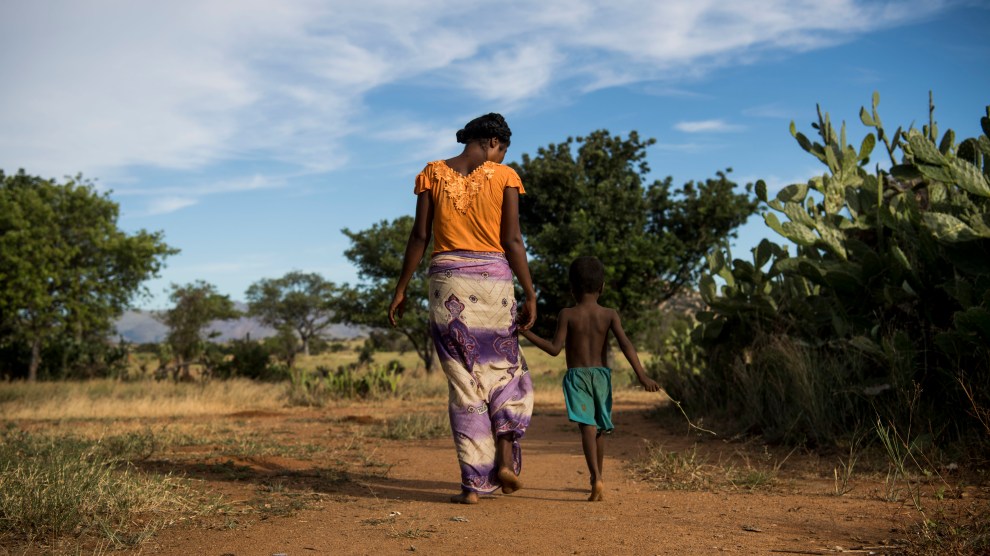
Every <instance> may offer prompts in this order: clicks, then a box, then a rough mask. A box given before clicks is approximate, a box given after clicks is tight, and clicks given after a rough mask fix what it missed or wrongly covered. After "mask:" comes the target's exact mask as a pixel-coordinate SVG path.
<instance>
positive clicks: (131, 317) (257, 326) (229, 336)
mask: <svg viewBox="0 0 990 556" xmlns="http://www.w3.org/2000/svg"><path fill="white" fill-rule="evenodd" d="M234 306H235V307H236V308H237V310H238V311H246V310H247V305H245V304H244V303H234ZM115 326H116V329H117V335H118V336H120V337H122V338H123V339H124V340H126V341H128V342H130V343H134V344H146V343H158V342H161V341H162V340H164V339H165V335H166V334H168V327H166V326H165V325H164V324H162V323H161V322H159V321H158V320H157V319H156V318H155V312H154V311H137V310H133V311H126V312H124V314H123V315H121V316H120V318H119V319H117V322H116V323H115ZM209 330H210V331H215V332H219V333H220V336H218V337H217V338H216V341H218V342H226V341H228V340H242V339H244V338H248V337H250V338H253V339H261V338H267V337H269V336H273V335H275V330H273V329H271V328H269V327H267V326H265V325H263V324H261V323H260V322H258V321H257V320H256V319H254V318H250V317H241V318H239V319H235V320H228V321H222V320H221V321H214V322H212V323H211V324H210V326H209ZM363 334H364V331H363V329H361V328H359V327H356V326H349V325H346V324H334V325H331V326H330V328H328V329H327V330H326V331H325V332H324V333H323V336H324V337H326V338H341V339H349V338H355V337H357V336H361V335H363Z"/></svg>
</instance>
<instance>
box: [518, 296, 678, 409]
mask: <svg viewBox="0 0 990 556" xmlns="http://www.w3.org/2000/svg"><path fill="white" fill-rule="evenodd" d="M600 294H601V291H598V292H593V293H584V294H580V295H576V296H575V297H577V304H576V305H574V306H573V307H568V308H567V309H562V310H561V311H560V315H559V316H558V317H557V331H556V332H555V333H554V336H553V340H552V341H547V340H544V339H543V338H541V337H539V336H537V335H536V334H535V333H534V332H533V331H531V330H523V331H522V332H521V333H522V335H523V336H525V337H526V338H527V339H528V340H529V341H530V342H532V343H533V345H535V346H536V347H538V348H540V349H542V350H543V351H545V352H547V353H549V354H550V355H553V356H556V355H557V354H559V353H560V350H561V349H562V348H563V349H564V351H565V353H566V359H567V368H568V369H575V368H579V367H607V366H608V365H607V364H606V363H607V361H606V360H607V356H606V354H607V352H608V333H609V332H611V333H612V334H613V335H614V336H615V340H616V341H617V342H618V344H619V349H620V350H622V354H623V355H625V356H626V360H627V361H629V364H630V365H632V368H633V372H635V373H636V378H637V379H638V380H639V383H640V384H642V385H643V388H645V389H646V390H647V391H650V392H656V391H658V390H660V385H659V384H657V383H656V382H655V381H654V380H653V379H652V378H650V377H648V376H646V372H645V370H644V369H643V364H642V363H640V361H639V356H638V355H637V354H636V348H635V347H634V346H633V344H632V342H631V341H629V338H628V337H627V336H626V333H625V331H624V330H622V321H621V320H620V318H619V313H618V311H616V310H615V309H609V308H607V307H602V306H601V305H599V304H598V296H599V295H600Z"/></svg>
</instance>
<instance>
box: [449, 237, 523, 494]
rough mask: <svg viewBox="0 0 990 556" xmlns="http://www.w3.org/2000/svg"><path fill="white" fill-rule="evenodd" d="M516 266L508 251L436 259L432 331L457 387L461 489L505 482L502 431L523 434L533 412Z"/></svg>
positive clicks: (453, 416) (517, 457)
mask: <svg viewBox="0 0 990 556" xmlns="http://www.w3.org/2000/svg"><path fill="white" fill-rule="evenodd" d="M515 316H516V302H515V295H514V289H513V285H512V270H511V269H510V268H509V263H508V261H506V259H505V255H503V254H502V253H478V252H473V251H452V252H447V253H440V254H437V255H435V256H434V257H433V260H432V262H431V264H430V331H431V333H432V335H433V342H434V345H435V346H436V349H437V354H438V355H439V357H440V364H441V366H442V367H443V372H444V374H445V375H446V376H447V383H448V385H449V389H450V405H449V409H450V428H451V430H452V431H453V433H454V445H455V446H456V448H457V460H458V462H459V463H460V467H461V488H462V489H464V490H465V491H474V492H478V493H489V492H493V491H494V490H496V489H498V488H499V487H500V486H501V484H500V483H499V480H498V476H497V472H498V469H497V467H496V462H495V439H496V437H501V436H509V437H511V439H512V457H513V462H514V466H515V469H514V471H515V472H516V474H518V473H519V472H520V470H521V469H522V452H521V450H520V447H519V439H520V438H522V436H523V434H524V433H525V432H526V427H527V426H528V425H529V420H530V417H531V416H532V414H533V383H532V380H531V379H530V376H529V370H528V369H527V367H526V362H525V360H524V359H523V357H522V354H521V353H520V352H519V340H518V338H517V337H516V323H515Z"/></svg>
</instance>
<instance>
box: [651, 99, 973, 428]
mask: <svg viewBox="0 0 990 556" xmlns="http://www.w3.org/2000/svg"><path fill="white" fill-rule="evenodd" d="M878 102H879V98H878V97H877V96H876V95H875V96H874V100H873V109H872V112H869V111H867V110H866V109H865V108H864V109H863V110H862V111H861V119H862V120H863V123H864V124H865V125H867V126H868V127H871V128H873V129H874V130H875V131H876V135H874V134H873V133H868V134H867V136H866V137H865V138H864V139H863V141H862V142H861V144H860V146H859V148H854V147H853V146H851V145H849V144H847V143H846V130H845V126H843V128H842V130H841V133H837V132H836V130H835V129H834V128H833V127H832V124H831V122H830V120H829V117H828V115H827V114H825V115H824V116H823V115H822V114H821V112H819V114H818V121H817V122H816V123H814V124H812V125H813V127H814V128H815V129H816V130H817V132H818V135H819V137H820V138H821V140H822V143H812V142H811V141H810V140H809V139H808V138H806V137H805V136H804V135H803V134H801V133H799V132H797V131H796V129H795V128H794V125H793V124H792V126H791V132H792V134H793V135H794V136H795V138H796V139H797V142H798V144H799V145H800V146H801V148H803V149H804V150H805V151H807V152H809V153H810V154H812V155H814V156H815V157H816V158H818V159H819V160H820V161H821V162H822V163H823V164H824V165H825V166H826V167H827V168H828V173H826V174H825V175H822V176H820V177H816V178H813V179H811V180H809V182H808V183H806V184H794V185H790V186H788V187H785V188H784V189H783V190H781V191H780V192H779V193H777V195H776V196H775V197H774V198H770V197H769V196H768V194H767V191H766V185H765V184H763V183H762V182H758V183H757V186H756V192H757V196H758V197H759V198H760V200H761V201H762V202H763V203H764V209H765V212H764V219H765V221H766V223H767V225H768V227H770V228H771V229H773V230H774V231H776V232H777V233H779V234H780V235H782V236H783V237H785V238H787V239H788V240H790V241H792V242H793V243H794V244H795V245H796V254H794V255H791V254H790V253H789V252H788V249H787V248H786V247H783V246H781V245H777V244H775V243H773V242H771V241H769V240H764V241H762V242H761V243H760V244H759V246H757V247H756V248H755V249H754V250H753V256H752V260H751V261H750V260H742V259H732V256H731V254H730V253H729V252H728V249H725V250H723V251H722V252H716V253H713V254H712V255H711V256H710V257H709V271H710V273H709V274H707V275H705V276H703V277H702V280H701V283H700V286H699V289H700V292H701V295H702V298H703V299H704V301H705V302H706V303H707V305H708V310H706V311H701V312H698V313H697V314H696V318H697V320H698V322H699V324H698V326H697V327H696V328H695V329H694V330H693V331H692V343H693V344H694V346H696V347H697V348H698V349H701V350H703V354H704V357H703V361H704V365H703V369H702V370H701V371H700V372H699V371H698V370H697V368H696V367H695V366H694V365H693V361H694V360H693V359H692V360H690V361H685V362H682V363H680V364H674V365H669V366H668V367H667V368H665V369H664V371H663V373H661V374H662V384H663V385H664V387H665V388H669V389H670V390H671V391H672V392H681V393H682V394H683V401H684V402H685V403H686V404H688V405H693V406H694V407H695V408H696V409H700V410H702V411H716V410H720V409H721V408H727V410H728V412H729V413H730V414H731V415H732V416H733V417H734V418H738V419H737V421H738V422H740V423H743V424H747V425H749V426H750V428H751V429H752V430H756V431H760V432H764V433H765V434H766V433H770V435H771V436H774V437H782V438H786V439H790V440H801V439H805V440H809V439H810V440H813V441H827V440H829V439H830V438H832V437H834V435H836V434H838V433H839V431H842V430H845V429H847V428H848V427H850V426H856V425H857V424H863V423H872V422H876V417H877V415H878V414H879V416H880V417H881V418H882V421H883V422H890V423H895V424H902V425H904V427H903V428H905V429H911V428H912V427H911V425H912V423H914V421H920V422H919V423H917V424H927V423H953V427H952V428H950V429H949V430H948V431H947V432H948V433H950V435H952V436H954V437H960V436H965V435H968V434H974V433H975V434H979V433H982V432H983V429H984V425H983V424H982V423H981V422H980V420H979V416H980V415H983V414H984V410H985V408H987V407H988V406H990V137H988V135H990V107H988V108H987V117H985V118H983V119H982V120H981V123H982V126H983V129H984V135H982V136H980V137H978V138H973V139H966V140H964V141H962V142H961V143H958V144H957V143H956V142H955V134H954V133H953V132H952V131H951V130H949V131H948V132H946V133H945V135H944V136H943V137H942V138H941V140H939V139H938V131H937V127H936V126H935V124H934V121H932V120H930V121H929V125H927V126H924V129H923V130H921V131H919V130H914V129H910V130H908V131H907V132H902V131H901V130H900V129H898V130H897V131H896V132H895V133H894V134H893V135H892V136H891V135H890V134H889V133H888V132H887V131H886V130H885V129H884V127H883V125H882V124H881V122H880V117H879V115H878V114H877V110H876V108H877V103H878ZM878 141H881V142H883V144H884V146H885V147H886V150H887V154H888V155H889V157H890V160H891V164H892V167H891V168H890V170H889V171H886V170H880V169H879V168H878V169H877V171H876V172H875V173H871V172H869V171H867V169H866V168H867V167H868V164H869V163H870V155H871V152H872V150H873V148H874V146H875V145H876V144H877V142H878ZM898 154H899V155H900V159H898V158H897V156H896V155H898ZM778 215H783V216H785V217H786V218H787V221H784V222H781V220H780V219H779V218H778ZM716 277H717V278H718V279H719V280H720V281H721V282H722V284H721V285H719V284H718V283H717V282H716ZM675 363H676V362H675ZM919 389H920V391H922V392H926V393H931V394H932V395H927V396H925V397H923V399H921V400H918V399H917V398H916V393H917V392H918V391H919ZM974 417H976V418H974ZM919 428H926V427H917V426H916V427H914V430H919ZM936 428H940V427H936Z"/></svg>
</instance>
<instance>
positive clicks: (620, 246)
mask: <svg viewBox="0 0 990 556" xmlns="http://www.w3.org/2000/svg"><path fill="white" fill-rule="evenodd" d="M653 143H655V140H654V139H647V140H641V139H640V137H639V135H638V134H637V133H636V132H635V131H633V132H630V133H629V137H628V138H625V139H624V138H622V137H621V136H612V135H611V134H610V133H609V132H608V131H605V130H599V131H595V132H593V133H591V134H589V135H588V136H587V137H578V138H577V139H573V138H568V139H567V140H566V141H565V142H563V143H558V144H552V143H551V144H550V145H548V146H546V147H541V148H540V149H538V150H537V154H536V156H530V155H528V154H523V155H522V162H521V163H519V164H513V167H514V168H515V169H516V171H517V172H518V173H519V176H520V178H522V181H523V184H524V185H525V187H526V193H527V195H526V197H525V198H524V199H523V201H522V202H521V203H520V213H519V218H520V224H521V226H522V230H523V233H524V234H525V235H526V244H527V248H528V251H529V254H530V256H531V258H530V270H531V272H532V274H533V282H534V283H535V284H536V287H537V291H538V293H539V311H540V316H541V318H540V322H539V323H538V325H539V328H540V330H542V331H544V332H546V331H547V330H548V329H552V325H553V321H554V319H555V318H556V315H557V313H558V312H559V311H560V309H561V308H562V307H566V306H567V305H568V304H569V303H570V291H569V290H570V288H569V286H568V279H567V269H568V266H569V265H570V262H571V260H572V259H574V258H575V257H578V256H580V255H594V256H597V257H598V258H600V259H601V260H602V262H603V263H604V264H605V269H606V284H607V286H606V291H605V295H604V299H603V300H602V301H603V303H605V304H607V305H610V306H612V307H615V308H617V309H618V310H619V311H621V312H622V314H623V317H624V318H625V319H627V320H628V321H630V328H631V329H633V330H635V329H636V328H637V321H639V320H640V319H641V317H643V316H645V315H647V314H649V313H650V312H652V311H653V310H655V308H656V307H657V305H658V304H659V303H660V302H662V301H664V300H666V299H669V298H670V297H672V296H673V295H675V294H676V293H677V292H678V291H679V290H680V289H681V288H683V287H684V286H685V285H688V284H692V283H694V282H695V281H696V280H697V278H698V276H699V270H700V268H701V264H702V263H703V261H704V257H705V255H706V254H707V253H708V252H710V251H711V250H712V249H713V248H714V247H716V246H717V245H719V244H720V243H721V242H722V241H724V240H726V239H727V238H729V237H734V236H735V229H736V228H737V227H738V226H740V225H741V224H742V223H744V222H745V221H746V219H747V218H748V217H749V216H750V215H751V214H753V212H755V210H756V201H755V199H752V198H751V196H750V195H749V194H748V192H749V190H750V186H749V185H747V186H746V193H743V192H741V191H739V188H738V187H737V185H736V184H735V183H733V182H732V181H731V180H729V179H728V176H727V175H726V173H724V172H718V173H717V174H716V177H715V178H712V179H707V180H705V181H704V182H697V183H696V182H693V181H692V182H688V183H686V184H685V185H683V186H682V187H680V188H675V187H674V186H673V185H672V183H673V180H672V179H671V178H670V177H667V178H666V179H664V180H655V181H653V182H648V181H647V180H648V176H649V173H650V167H649V165H648V164H647V162H646V154H647V153H646V151H647V148H648V147H649V146H650V145H652V144H653ZM575 146H576V147H577V148H576V152H575V148H574V147H575Z"/></svg>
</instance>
